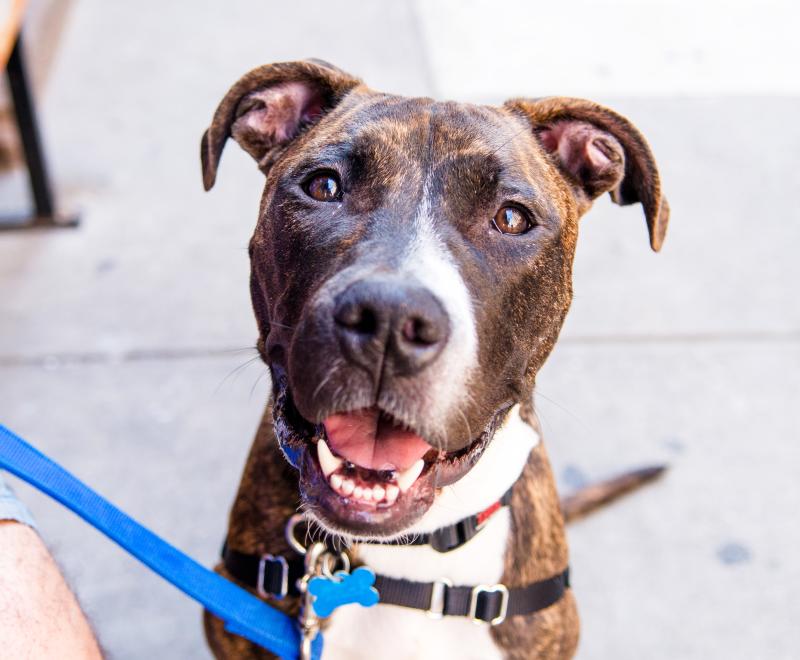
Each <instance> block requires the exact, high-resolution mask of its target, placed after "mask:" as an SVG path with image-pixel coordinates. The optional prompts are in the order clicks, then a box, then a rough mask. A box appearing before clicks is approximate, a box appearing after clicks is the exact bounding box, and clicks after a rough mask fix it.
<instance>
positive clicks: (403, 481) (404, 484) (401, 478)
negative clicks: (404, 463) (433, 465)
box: [397, 458, 425, 493]
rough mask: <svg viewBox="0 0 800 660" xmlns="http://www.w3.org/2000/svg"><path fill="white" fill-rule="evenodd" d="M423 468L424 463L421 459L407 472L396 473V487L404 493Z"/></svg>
mask: <svg viewBox="0 0 800 660" xmlns="http://www.w3.org/2000/svg"><path fill="white" fill-rule="evenodd" d="M424 467H425V461H423V460H422V459H421V458H420V459H419V460H418V461H417V462H416V463H414V465H412V466H411V467H410V468H408V470H406V471H404V472H398V473H397V485H398V486H399V487H400V490H401V491H403V492H404V493H405V492H406V491H407V490H408V489H409V488H411V485H412V484H413V483H414V482H415V481H416V480H417V477H419V475H420V473H421V472H422V469H423V468H424Z"/></svg>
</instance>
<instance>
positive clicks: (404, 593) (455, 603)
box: [222, 547, 569, 623]
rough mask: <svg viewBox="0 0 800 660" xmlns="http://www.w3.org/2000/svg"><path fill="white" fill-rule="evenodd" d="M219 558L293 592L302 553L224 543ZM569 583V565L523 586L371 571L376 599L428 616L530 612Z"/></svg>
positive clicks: (497, 616) (499, 616) (279, 590)
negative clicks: (247, 549)
mask: <svg viewBox="0 0 800 660" xmlns="http://www.w3.org/2000/svg"><path fill="white" fill-rule="evenodd" d="M222 559H223V562H224V565H225V568H226V569H227V571H228V573H230V574H231V575H232V576H233V577H234V578H235V579H236V580H238V581H239V582H241V583H243V584H245V585H247V586H248V587H251V588H253V587H254V588H255V589H256V591H257V592H258V593H259V594H260V595H262V596H271V597H273V598H278V599H280V598H283V597H284V596H286V595H287V594H289V595H292V596H298V595H299V593H300V592H299V591H298V590H297V581H298V580H299V579H300V578H301V577H303V574H304V572H305V570H304V566H303V559H302V557H297V558H295V559H293V560H292V561H288V562H287V561H286V560H285V559H284V558H283V557H275V556H272V555H264V556H259V555H253V554H247V553H244V552H238V551H236V550H231V549H230V548H228V547H224V548H223V550H222ZM568 587H569V568H567V569H565V570H564V571H563V572H562V573H559V574H558V575H554V576H553V577H551V578H547V579H546V580H540V581H539V582H533V583H532V584H528V585H526V586H524V587H513V588H511V589H508V588H506V587H505V586H504V585H501V584H497V585H477V586H453V585H452V584H449V583H448V582H447V581H444V580H442V581H438V582H414V581H411V580H402V579H397V578H391V577H387V576H385V575H377V576H376V577H375V588H376V589H377V590H378V593H379V594H380V603H381V604H385V605H399V606H402V607H410V608H413V609H417V610H425V611H426V612H428V613H429V614H431V615H433V616H437V617H438V616H466V617H470V618H473V619H478V620H480V621H485V622H487V623H501V622H502V621H503V620H504V619H505V618H506V617H508V616H514V615H516V614H531V613H533V612H538V611H539V610H543V609H545V608H546V607H550V606H551V605H553V604H554V603H556V602H558V601H559V600H560V599H561V597H562V596H563V595H564V591H565V590H566V589H567V588H568Z"/></svg>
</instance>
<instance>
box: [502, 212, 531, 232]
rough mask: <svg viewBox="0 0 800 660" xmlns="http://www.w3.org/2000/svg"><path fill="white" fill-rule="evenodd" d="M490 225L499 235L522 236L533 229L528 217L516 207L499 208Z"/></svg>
mask: <svg viewBox="0 0 800 660" xmlns="http://www.w3.org/2000/svg"><path fill="white" fill-rule="evenodd" d="M492 224H493V225H494V227H495V229H497V231H499V232H500V233H501V234H524V233H525V232H526V231H528V230H529V229H531V228H532V227H533V222H532V221H531V219H530V216H529V215H528V214H527V213H525V211H523V210H522V209H521V208H519V207H517V206H501V207H500V209H499V210H498V211H497V213H495V214H494V218H492Z"/></svg>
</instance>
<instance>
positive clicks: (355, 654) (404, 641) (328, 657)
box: [323, 408, 539, 660]
mask: <svg viewBox="0 0 800 660" xmlns="http://www.w3.org/2000/svg"><path fill="white" fill-rule="evenodd" d="M538 442H539V436H538V435H537V434H536V432H535V431H534V430H533V429H532V428H531V427H530V426H528V424H526V423H525V422H523V421H522V419H521V418H520V417H519V410H518V409H516V408H515V409H514V410H512V411H511V414H510V415H509V418H508V420H507V422H506V424H505V425H504V426H503V428H501V429H500V430H499V431H498V432H497V433H496V434H495V437H494V440H493V441H492V442H491V444H490V445H489V447H488V448H487V450H486V451H485V452H484V454H483V456H482V457H481V459H480V461H478V463H477V465H476V466H475V467H474V468H473V469H472V470H470V472H469V473H468V474H467V475H466V476H465V477H464V478H463V479H461V480H460V481H458V482H457V483H455V484H453V485H452V486H449V487H447V488H445V489H444V490H443V491H442V492H441V493H440V494H439V496H438V497H437V498H436V501H435V503H434V505H433V506H432V507H431V509H430V510H429V511H428V513H427V514H426V515H425V516H424V517H423V518H422V519H421V520H420V521H419V523H417V524H416V525H415V526H414V527H413V528H412V530H411V531H414V532H429V531H432V530H434V529H437V528H438V527H442V526H444V525H448V524H451V523H454V522H456V521H458V520H461V519H462V518H465V517H466V516H469V515H473V514H475V513H477V512H479V511H483V510H484V509H486V508H487V507H489V506H490V505H491V504H492V503H494V502H496V501H497V500H498V499H500V497H501V496H502V495H503V493H505V492H506V490H508V488H510V486H511V484H513V483H514V482H515V481H516V480H517V479H518V478H519V475H520V473H521V471H522V468H523V466H524V465H525V461H526V459H527V457H528V454H529V453H530V451H531V449H533V447H535V446H536V445H537V444H538ZM509 525H510V515H509V512H508V509H501V510H500V511H498V512H497V513H496V514H494V515H493V516H492V517H491V519H490V520H489V522H488V523H487V524H486V527H485V528H484V529H483V530H481V532H480V533H479V534H478V535H477V536H475V538H473V539H472V540H471V541H470V542H469V543H467V544H465V545H463V546H461V547H460V548H458V549H456V550H453V551H451V552H448V553H439V552H436V551H435V550H433V549H431V548H429V547H427V546H417V547H414V546H410V547H398V546H380V545H362V546H359V554H360V557H361V558H362V559H363V560H364V563H365V564H366V565H367V566H369V567H370V568H372V569H373V570H374V571H375V572H377V573H381V574H383V575H388V576H391V577H396V578H406V579H408V580H417V581H421V582H432V581H434V580H437V579H439V578H447V579H449V580H451V581H452V582H453V584H455V585H469V584H479V583H489V584H494V583H497V582H499V581H500V578H501V576H502V573H503V557H504V554H505V548H506V542H507V539H508V532H509ZM450 657H457V658H463V659H471V658H474V659H475V660H478V659H480V660H492V659H494V658H497V659H499V658H502V654H501V652H500V649H499V648H498V647H497V646H495V644H494V642H493V641H492V637H491V635H490V634H489V627H488V626H487V625H486V624H480V625H477V624H475V623H473V622H472V621H470V620H468V619H467V618H466V617H445V618H443V619H439V620H436V619H431V618H429V617H428V616H427V615H426V614H425V613H424V612H422V611H420V610H413V609H408V608H404V607H397V606H394V605H377V606H375V607H371V608H368V609H365V608H362V607H360V606H359V605H347V606H345V607H342V608H340V609H339V610H337V611H336V612H335V613H334V615H333V616H332V617H331V621H330V625H329V627H328V629H327V631H326V633H325V651H324V653H323V660H361V659H364V660H382V659H384V658H386V659H387V660H400V659H404V660H411V659H414V658H450Z"/></svg>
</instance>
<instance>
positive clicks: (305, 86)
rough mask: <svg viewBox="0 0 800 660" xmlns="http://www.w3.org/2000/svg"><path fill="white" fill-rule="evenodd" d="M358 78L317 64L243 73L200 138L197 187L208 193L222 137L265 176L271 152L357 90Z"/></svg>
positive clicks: (308, 62) (275, 66) (309, 62)
mask: <svg viewBox="0 0 800 660" xmlns="http://www.w3.org/2000/svg"><path fill="white" fill-rule="evenodd" d="M359 84H361V81H360V80H359V79H358V78H355V77H353V76H351V75H350V74H348V73H345V72H344V71H342V70H340V69H337V68H336V67H334V66H332V65H331V64H328V63H327V62H322V61H320V60H303V61H300V62H282V63H279V64H266V65H264V66H260V67H258V68H257V69H253V70H252V71H250V72H248V73H246V74H245V75H244V76H242V77H241V78H240V79H239V81H238V82H237V83H236V84H235V85H234V86H233V87H231V89H230V91H229V92H228V93H227V94H226V95H225V98H223V99H222V102H221V103H220V104H219V107H218V108H217V111H216V112H215V113H214V119H213V120H212V121H211V126H210V127H209V128H208V130H207V131H206V132H205V133H204V134H203V140H202V142H201V144H200V160H201V161H202V164H203V185H204V186H205V189H206V190H211V187H212V186H213V185H214V181H215V180H216V178H217V166H218V165H219V159H220V156H221V155H222V149H223V148H224V146H225V142H226V141H227V139H228V137H233V139H234V140H236V142H238V143H239V145H240V146H241V147H242V148H243V149H244V150H245V151H246V152H247V153H249V154H250V155H251V156H252V157H253V158H255V160H256V162H257V163H258V166H259V169H261V171H262V172H264V173H265V174H266V173H267V171H268V170H269V166H270V165H271V164H272V163H273V162H274V160H275V156H276V155H277V154H276V151H279V150H280V149H282V148H283V147H285V146H286V145H287V144H288V143H289V142H291V140H292V139H293V138H295V137H296V136H297V135H298V133H299V132H300V131H301V130H302V129H303V128H305V127H306V126H309V125H312V124H314V123H316V122H317V121H319V119H320V118H321V117H322V116H323V115H324V114H325V113H326V112H328V111H330V110H331V109H332V108H333V107H334V106H336V104H337V103H339V101H341V100H342V98H344V96H345V95H346V94H347V93H348V92H349V91H350V90H352V89H353V88H354V87H356V86H357V85H359Z"/></svg>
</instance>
